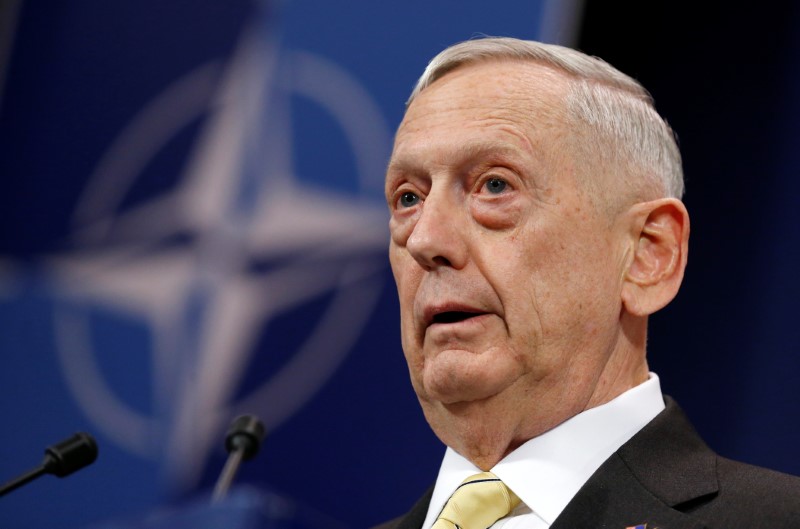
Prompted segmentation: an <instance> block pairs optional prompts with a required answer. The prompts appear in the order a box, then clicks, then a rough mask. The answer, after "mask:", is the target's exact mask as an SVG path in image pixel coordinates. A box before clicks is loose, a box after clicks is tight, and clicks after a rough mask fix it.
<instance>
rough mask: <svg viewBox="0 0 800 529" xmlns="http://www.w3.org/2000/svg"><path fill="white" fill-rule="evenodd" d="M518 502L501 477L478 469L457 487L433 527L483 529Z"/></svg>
mask: <svg viewBox="0 0 800 529" xmlns="http://www.w3.org/2000/svg"><path fill="white" fill-rule="evenodd" d="M519 501H520V500H519V498H518V497H517V495H516V494H514V493H513V492H511V490H509V488H508V487H506V486H505V484H504V483H503V482H502V481H500V478H498V477H497V476H495V475H494V474H492V473H491V472H481V473H480V474H475V475H474V476H470V477H468V478H467V479H465V480H464V481H463V482H462V483H461V485H459V486H458V488H457V489H456V491H455V492H454V493H453V495H452V496H450V499H449V500H447V503H446V504H445V506H444V509H442V512H441V513H439V518H437V520H436V523H434V524H433V529H454V528H455V529H486V528H487V527H490V526H491V525H492V524H493V523H494V522H496V521H497V520H499V519H500V518H503V517H504V516H508V513H510V512H511V511H512V510H513V509H514V507H516V506H517V505H519Z"/></svg>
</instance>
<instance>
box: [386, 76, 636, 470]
mask: <svg viewBox="0 0 800 529" xmlns="http://www.w3.org/2000/svg"><path fill="white" fill-rule="evenodd" d="M566 87H567V80H566V78H565V77H563V76H562V75H561V74H559V73H556V72H554V71H552V70H550V69H548V68H545V67H542V66H539V65H536V64H532V63H523V62H511V61H509V62H502V63H493V64H490V63H482V64H477V65H471V66H467V67H463V68H460V69H457V70H455V71H453V72H450V73H448V74H447V75H446V76H445V77H443V78H441V79H439V80H438V81H436V82H435V83H434V84H433V85H431V86H430V87H428V88H427V89H426V90H424V91H423V92H422V93H421V94H420V95H419V97H418V98H417V99H415V101H414V102H413V103H412V104H411V106H410V107H409V109H408V111H407V113H406V115H405V118H404V120H403V122H402V124H401V125H400V128H399V129H398V132H397V136H396V139H395V145H394V151H393V153H392V158H391V161H390V164H389V169H388V172H387V177H386V196H387V200H388V203H389V207H390V211H391V221H390V230H391V244H390V260H391V264H392V270H393V272H394V277H395V281H396V283H397V288H398V293H399V298H400V309H401V329H402V341H403V350H404V352H405V355H406V360H407V362H408V366H409V371H410V375H411V381H412V384H413V387H414V390H415V391H416V393H417V395H418V397H419V399H420V402H421V404H422V407H423V410H424V412H425V415H426V418H427V419H428V421H429V423H430V424H431V426H432V427H433V429H434V431H435V432H436V433H437V435H438V436H439V437H440V439H442V441H443V442H445V443H446V444H448V445H449V446H452V447H454V448H455V449H456V450H457V451H459V452H460V453H462V455H465V456H467V457H469V458H471V459H473V461H475V460H476V458H477V459H480V460H481V461H482V459H481V458H482V457H484V456H482V455H480V453H481V452H486V451H487V448H486V447H487V446H494V447H497V446H502V447H503V451H504V452H507V451H509V450H511V449H513V448H515V447H516V446H518V445H519V444H521V443H522V442H524V441H525V440H527V439H529V438H531V437H534V436H536V435H538V434H540V433H542V432H544V431H546V430H548V429H550V428H552V427H554V426H556V425H558V424H559V423H561V422H563V421H564V420H566V419H567V418H569V417H571V416H573V415H575V414H576V413H579V412H580V411H582V410H583V409H586V408H587V407H591V406H592V405H596V404H598V403H600V402H598V401H602V400H603V399H604V398H606V397H607V396H606V395H604V394H603V392H604V391H606V390H607V389H608V388H609V387H610V386H611V385H613V384H614V381H613V380H610V379H609V373H610V372H611V371H612V370H611V369H610V368H609V365H610V364H612V363H615V362H618V361H621V360H619V359H618V358H617V356H618V355H617V352H616V349H618V346H617V341H618V338H619V331H618V328H619V318H620V312H621V301H620V289H621V285H622V282H623V276H624V273H623V270H624V266H625V262H626V260H627V255H628V254H627V251H628V249H627V247H626V243H624V242H623V241H626V240H627V239H625V237H624V236H622V232H623V231H624V229H623V228H621V227H620V226H619V225H618V223H617V222H615V220H614V219H612V218H610V217H609V216H608V214H602V213H600V211H601V210H602V208H598V207H596V206H594V205H593V203H592V201H591V200H590V197H588V196H587V195H586V194H585V189H586V188H585V186H583V185H581V184H579V183H578V179H579V178H581V176H579V173H581V172H585V171H586V170H585V169H583V168H581V167H579V163H580V162H579V161H578V160H576V159H574V157H573V155H572V153H571V152H569V149H567V147H565V146H567V145H569V144H570V143H571V141H573V138H571V137H570V134H571V131H570V129H569V127H568V125H567V124H566V121H565V118H564V117H563V114H564V112H565V111H564V110H563V108H562V106H563V102H562V98H563V94H564V91H565V90H566ZM593 170H595V173H596V174H594V175H593V174H591V173H590V174H589V175H588V176H590V177H591V176H594V177H595V178H602V175H601V173H602V168H600V167H597V168H593ZM617 367H619V366H617ZM617 371H618V370H617ZM465 452H466V453H465ZM476 453H477V454H478V455H477V456H476V455H475V454H476ZM501 455H503V454H501ZM473 456H475V457H473ZM485 457H486V461H490V460H492V457H493V456H489V455H486V456H485ZM495 459H496V458H495Z"/></svg>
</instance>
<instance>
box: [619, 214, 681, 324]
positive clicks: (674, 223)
mask: <svg viewBox="0 0 800 529" xmlns="http://www.w3.org/2000/svg"><path fill="white" fill-rule="evenodd" d="M631 218H632V225H631V243H632V250H633V251H632V252H631V259H630V263H629V265H628V268H627V273H626V276H625V281H624V284H623V287H622V302H623V305H624V307H625V309H626V310H627V311H628V312H629V313H631V314H634V315H636V316H647V315H650V314H652V313H654V312H656V311H658V310H659V309H661V308H663V307H664V306H665V305H667V304H668V303H669V302H670V301H672V299H673V298H674V297H675V295H676V294H677V293H678V289H679V288H680V285H681V282H682V281H683V272H684V269H685V268H686V260H687V256H688V255H687V254H688V250H689V214H688V212H687V211H686V207H685V206H684V205H683V203H682V202H681V201H680V200H678V199H674V198H665V199H660V200H654V201H651V202H643V203H640V204H636V205H635V206H634V207H633V208H632V210H631Z"/></svg>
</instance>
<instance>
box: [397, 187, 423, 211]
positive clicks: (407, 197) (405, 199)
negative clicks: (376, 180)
mask: <svg viewBox="0 0 800 529" xmlns="http://www.w3.org/2000/svg"><path fill="white" fill-rule="evenodd" d="M418 203H419V197H418V196H417V194H416V193H412V192H410V191H408V192H406V193H403V194H402V195H400V198H399V199H398V201H397V204H398V205H399V206H400V207H401V208H410V207H412V206H416V205H417V204H418Z"/></svg>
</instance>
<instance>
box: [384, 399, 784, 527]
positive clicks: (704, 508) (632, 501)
mask: <svg viewBox="0 0 800 529" xmlns="http://www.w3.org/2000/svg"><path fill="white" fill-rule="evenodd" d="M666 402H667V407H666V409H665V410H664V411H663V412H661V413H660V414H659V415H658V416H656V418H655V419H653V420H652V421H651V422H650V423H649V424H648V425H647V426H645V427H644V428H643V429H642V430H641V431H640V432H639V433H637V434H636V435H635V436H634V437H633V438H632V439H631V440H630V441H628V442H627V443H625V444H624V445H623V446H622V447H621V448H620V449H619V450H618V451H617V452H616V453H614V455H612V456H611V457H610V458H608V459H607V460H606V461H605V463H603V465H602V466H601V467H600V468H599V469H598V470H597V472H595V473H594V475H592V477H591V478H589V481H587V482H586V484H585V485H584V486H583V487H582V488H581V490H580V491H578V493H577V494H576V495H575V497H574V498H573V499H572V501H570V503H569V504H568V505H567V506H566V508H565V509H564V511H563V512H562V513H561V515H560V516H559V517H558V518H557V519H556V520H555V522H554V523H553V525H552V526H551V529H583V528H586V529H605V528H607V529H625V528H626V527H632V526H636V525H643V524H647V529H656V528H657V529H700V528H703V527H705V528H709V529H759V528H764V529H767V528H769V529H778V528H800V478H798V477H795V476H790V475H787V474H781V473H779V472H774V471H772V470H767V469H764V468H759V467H754V466H751V465H746V464H744V463H737V462H735V461H731V460H729V459H725V458H722V457H719V456H718V455H717V454H715V453H714V452H712V451H711V450H710V449H709V448H708V447H707V446H706V445H705V443H704V442H703V440H702V439H700V437H699V436H698V434H697V432H696V431H695V430H694V428H693V427H692V425H691V424H690V423H689V420H688V419H687V418H686V416H685V415H684V414H683V412H682V411H681V409H680V408H679V407H678V405H677V404H675V402H674V401H672V400H671V399H670V398H668V397H667V398H666ZM432 493H433V488H431V489H430V490H428V492H427V493H426V494H425V496H423V497H422V498H421V499H420V500H419V501H418V502H417V504H416V505H414V507H413V508H412V509H411V511H409V512H408V514H406V515H405V516H403V517H401V518H398V519H396V520H392V521H391V522H387V523H385V524H382V525H380V526H377V527H376V528H375V529H419V528H420V527H421V526H422V522H423V521H425V514H426V513H427V510H428V504H429V503H430V500H431V495H432Z"/></svg>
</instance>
